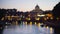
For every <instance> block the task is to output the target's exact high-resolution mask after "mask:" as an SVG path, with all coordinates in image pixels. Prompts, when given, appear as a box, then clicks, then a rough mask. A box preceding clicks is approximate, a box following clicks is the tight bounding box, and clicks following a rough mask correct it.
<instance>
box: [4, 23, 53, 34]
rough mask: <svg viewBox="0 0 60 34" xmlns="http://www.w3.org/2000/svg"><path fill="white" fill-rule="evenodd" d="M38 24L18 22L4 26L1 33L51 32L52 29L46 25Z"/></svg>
mask: <svg viewBox="0 0 60 34" xmlns="http://www.w3.org/2000/svg"><path fill="white" fill-rule="evenodd" d="M41 25H42V23H38V24H36V23H35V24H33V25H32V24H31V23H30V24H20V25H9V26H5V28H4V30H3V34H53V33H54V29H53V28H52V27H48V26H43V27H42V26H41Z"/></svg>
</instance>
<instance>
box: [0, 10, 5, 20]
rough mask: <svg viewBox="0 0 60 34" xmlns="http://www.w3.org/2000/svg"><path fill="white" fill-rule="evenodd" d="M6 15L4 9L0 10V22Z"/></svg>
mask: <svg viewBox="0 0 60 34" xmlns="http://www.w3.org/2000/svg"><path fill="white" fill-rule="evenodd" d="M5 14H6V9H0V20H1V18H2V17H4V16H5Z"/></svg>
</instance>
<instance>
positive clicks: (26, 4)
mask: <svg viewBox="0 0 60 34" xmlns="http://www.w3.org/2000/svg"><path fill="white" fill-rule="evenodd" d="M58 2H60V0H0V8H6V9H8V8H9V9H10V8H16V9H17V10H20V11H30V10H33V9H34V8H35V6H36V5H37V4H38V5H39V7H40V8H41V9H42V10H52V9H53V7H54V6H55V5H56V4H57V3H58Z"/></svg>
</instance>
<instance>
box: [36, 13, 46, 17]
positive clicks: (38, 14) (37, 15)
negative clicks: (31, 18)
mask: <svg viewBox="0 0 60 34" xmlns="http://www.w3.org/2000/svg"><path fill="white" fill-rule="evenodd" d="M37 16H39V17H43V16H45V15H39V14H38V15H37Z"/></svg>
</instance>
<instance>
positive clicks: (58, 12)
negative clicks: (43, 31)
mask: <svg viewBox="0 0 60 34" xmlns="http://www.w3.org/2000/svg"><path fill="white" fill-rule="evenodd" d="M52 12H53V16H54V17H55V18H56V17H60V2H59V3H58V4H57V5H56V6H55V7H54V9H53V10H52Z"/></svg>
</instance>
